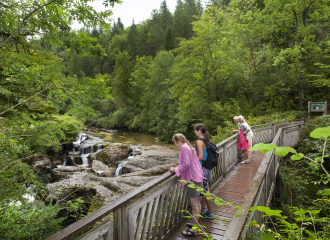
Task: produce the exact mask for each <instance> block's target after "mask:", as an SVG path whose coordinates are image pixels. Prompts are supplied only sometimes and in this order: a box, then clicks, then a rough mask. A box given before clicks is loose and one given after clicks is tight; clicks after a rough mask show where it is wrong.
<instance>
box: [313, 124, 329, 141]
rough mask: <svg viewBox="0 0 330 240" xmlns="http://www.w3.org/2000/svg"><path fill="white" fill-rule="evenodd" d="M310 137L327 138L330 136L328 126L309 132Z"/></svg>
mask: <svg viewBox="0 0 330 240" xmlns="http://www.w3.org/2000/svg"><path fill="white" fill-rule="evenodd" d="M310 136H311V137H312V138H324V139H327V138H328V137H329V136H330V126H328V127H323V128H317V129H315V130H314V131H312V132H311V133H310Z"/></svg>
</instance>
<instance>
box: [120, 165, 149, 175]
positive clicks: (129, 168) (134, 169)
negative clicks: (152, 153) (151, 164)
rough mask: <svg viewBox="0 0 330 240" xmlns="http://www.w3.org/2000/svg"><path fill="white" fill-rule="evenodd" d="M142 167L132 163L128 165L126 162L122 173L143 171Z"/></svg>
mask: <svg viewBox="0 0 330 240" xmlns="http://www.w3.org/2000/svg"><path fill="white" fill-rule="evenodd" d="M143 170H144V169H143V168H139V167H136V166H134V165H130V164H129V163H127V164H126V165H125V166H123V170H122V174H127V173H133V172H139V171H143Z"/></svg>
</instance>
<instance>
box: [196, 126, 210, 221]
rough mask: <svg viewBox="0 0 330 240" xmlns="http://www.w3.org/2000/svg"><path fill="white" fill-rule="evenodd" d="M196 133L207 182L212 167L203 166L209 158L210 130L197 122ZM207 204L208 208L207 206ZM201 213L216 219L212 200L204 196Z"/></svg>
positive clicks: (200, 160)
mask: <svg viewBox="0 0 330 240" xmlns="http://www.w3.org/2000/svg"><path fill="white" fill-rule="evenodd" d="M194 130H195V135H196V136H197V137H198V140H197V141H196V152H197V156H198V160H199V162H200V164H201V166H202V168H203V174H204V177H205V178H206V180H207V182H211V181H212V169H211V170H210V169H207V168H205V167H204V166H203V162H204V164H205V161H206V158H207V147H206V145H207V144H208V142H209V141H210V135H209V132H207V131H206V127H205V125H204V124H203V123H199V124H196V125H195V126H194ZM205 188H207V191H209V186H208V183H206V186H205ZM206 205H207V209H206V208H205V207H206ZM201 215H202V216H203V218H208V219H214V215H213V210H212V200H207V199H206V197H204V196H203V197H202V211H201Z"/></svg>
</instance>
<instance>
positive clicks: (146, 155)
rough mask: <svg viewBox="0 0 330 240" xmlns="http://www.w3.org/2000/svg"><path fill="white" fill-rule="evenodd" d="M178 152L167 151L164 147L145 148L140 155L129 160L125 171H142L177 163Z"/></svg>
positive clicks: (173, 150)
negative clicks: (137, 169) (136, 169)
mask: <svg viewBox="0 0 330 240" xmlns="http://www.w3.org/2000/svg"><path fill="white" fill-rule="evenodd" d="M178 158H179V150H177V149H169V148H167V147H165V146H150V147H147V148H145V150H144V151H143V152H142V154H141V155H138V156H135V157H134V158H132V159H130V161H129V163H128V164H126V166H125V167H126V169H134V167H136V168H142V169H144V170H146V169H149V168H153V167H156V166H160V165H167V164H172V163H177V162H178Z"/></svg>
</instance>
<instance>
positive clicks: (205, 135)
mask: <svg viewBox="0 0 330 240" xmlns="http://www.w3.org/2000/svg"><path fill="white" fill-rule="evenodd" d="M204 141H205V144H208V143H209V141H210V134H209V132H208V131H206V132H205V134H204Z"/></svg>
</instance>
